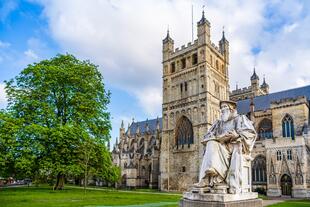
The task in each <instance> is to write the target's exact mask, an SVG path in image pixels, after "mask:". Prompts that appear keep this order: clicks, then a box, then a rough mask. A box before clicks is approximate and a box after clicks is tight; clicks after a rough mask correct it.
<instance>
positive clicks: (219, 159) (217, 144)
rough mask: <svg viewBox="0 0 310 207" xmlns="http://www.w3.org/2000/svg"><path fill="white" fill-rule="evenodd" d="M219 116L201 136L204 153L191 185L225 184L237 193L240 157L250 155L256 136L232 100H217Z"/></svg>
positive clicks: (239, 185) (240, 179) (250, 124)
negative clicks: (195, 178)
mask: <svg viewBox="0 0 310 207" xmlns="http://www.w3.org/2000/svg"><path fill="white" fill-rule="evenodd" d="M220 110H221V117H220V120H217V121H215V123H214V124H213V125H212V126H211V128H210V130H209V131H208V132H207V134H206V135H205V136H204V139H203V141H202V144H203V145H204V146H205V153H204V155H203V160H202V164H201V168H200V173H199V182H198V183H196V184H194V186H195V187H198V188H199V187H209V188H210V189H212V188H213V187H214V186H216V185H227V187H228V189H229V190H228V192H229V193H231V194H237V193H241V186H242V177H241V175H242V159H243V158H244V157H250V153H251V150H252V148H253V146H254V142H255V139H256V132H255V129H254V127H253V125H252V122H251V121H250V120H249V119H248V118H247V117H246V116H244V115H238V114H237V110H236V103H235V102H233V101H221V102H220Z"/></svg>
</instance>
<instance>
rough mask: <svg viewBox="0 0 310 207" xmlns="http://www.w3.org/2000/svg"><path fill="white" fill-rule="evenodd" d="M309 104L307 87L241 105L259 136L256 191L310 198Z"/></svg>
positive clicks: (254, 176)
mask: <svg viewBox="0 0 310 207" xmlns="http://www.w3.org/2000/svg"><path fill="white" fill-rule="evenodd" d="M257 79H258V80H259V78H258V77H257ZM264 84H266V82H265V80H264ZM266 85H267V84H266ZM267 86H268V85H267ZM240 95H241V94H240ZM309 100H310V86H305V87H301V88H295V89H291V90H286V91H280V92H276V93H271V94H266V95H261V96H255V97H252V98H247V99H243V100H239V101H238V102H237V107H238V108H237V109H238V112H239V113H241V114H246V115H247V116H248V117H249V118H250V119H251V120H252V121H253V122H254V126H255V128H256V131H257V133H258V137H257V141H256V143H255V146H254V149H253V151H252V157H253V158H254V160H253V161H252V186H253V189H254V190H255V189H260V190H263V191H266V192H267V195H269V196H281V195H291V196H293V197H308V198H309V197H310V135H309V128H308V126H309V120H310V119H309Z"/></svg>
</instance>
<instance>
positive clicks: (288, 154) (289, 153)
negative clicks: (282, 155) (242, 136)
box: [287, 149, 292, 160]
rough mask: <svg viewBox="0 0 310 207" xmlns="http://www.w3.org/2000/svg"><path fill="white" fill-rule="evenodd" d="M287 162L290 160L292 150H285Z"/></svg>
mask: <svg viewBox="0 0 310 207" xmlns="http://www.w3.org/2000/svg"><path fill="white" fill-rule="evenodd" d="M287 160H292V150H290V149H288V150H287Z"/></svg>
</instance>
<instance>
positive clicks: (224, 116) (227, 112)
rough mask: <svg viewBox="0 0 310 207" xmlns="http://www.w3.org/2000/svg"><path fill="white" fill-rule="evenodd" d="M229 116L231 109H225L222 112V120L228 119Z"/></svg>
mask: <svg viewBox="0 0 310 207" xmlns="http://www.w3.org/2000/svg"><path fill="white" fill-rule="evenodd" d="M229 117H230V111H229V110H225V111H223V112H222V113H221V120H222V121H223V122H226V121H228V119H229Z"/></svg>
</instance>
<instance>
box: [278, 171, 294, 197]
mask: <svg viewBox="0 0 310 207" xmlns="http://www.w3.org/2000/svg"><path fill="white" fill-rule="evenodd" d="M281 191H282V195H288V196H291V195H292V178H291V176H289V175H287V174H284V175H283V176H282V177H281Z"/></svg>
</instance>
